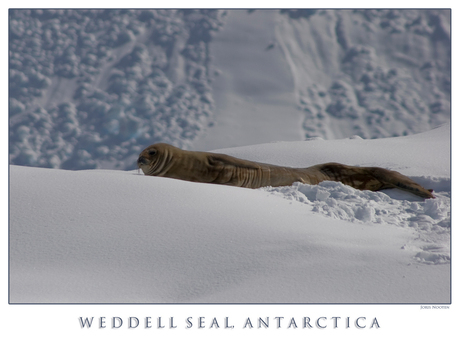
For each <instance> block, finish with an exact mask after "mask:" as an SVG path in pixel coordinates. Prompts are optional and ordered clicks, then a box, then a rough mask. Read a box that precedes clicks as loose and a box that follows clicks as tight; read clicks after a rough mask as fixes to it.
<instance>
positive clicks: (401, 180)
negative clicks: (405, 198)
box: [368, 167, 435, 198]
mask: <svg viewBox="0 0 460 340" xmlns="http://www.w3.org/2000/svg"><path fill="white" fill-rule="evenodd" d="M368 170H369V172H370V173H371V174H372V175H373V176H374V177H375V178H377V179H378V180H379V181H381V182H383V183H385V184H386V185H388V186H389V187H393V188H397V189H400V190H404V191H408V192H410V193H412V194H414V195H417V196H420V197H422V198H435V196H434V195H433V194H432V192H433V189H425V188H424V187H422V186H421V185H420V184H418V183H416V182H414V181H413V180H411V179H410V178H409V177H407V176H404V175H403V174H401V173H399V172H397V171H392V170H387V169H383V168H378V167H373V168H368Z"/></svg>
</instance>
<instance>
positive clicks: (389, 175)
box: [137, 143, 434, 198]
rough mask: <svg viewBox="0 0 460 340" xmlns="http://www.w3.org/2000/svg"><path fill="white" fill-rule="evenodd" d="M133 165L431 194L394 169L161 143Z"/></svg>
mask: <svg viewBox="0 0 460 340" xmlns="http://www.w3.org/2000/svg"><path fill="white" fill-rule="evenodd" d="M137 166H138V168H140V169H142V172H143V173H144V174H145V175H147V176H160V177H169V178H175V179H180V180H185V181H191V182H201V183H214V184H224V185H231V186H237V187H243V188H260V187H266V186H272V187H279V186H288V185H292V184H293V183H294V182H301V183H305V184H313V185H314V184H318V183H320V182H322V181H336V182H342V183H344V184H346V185H349V186H351V187H353V188H355V189H359V190H371V191H378V190H383V189H391V188H397V189H401V190H404V191H408V192H410V193H412V194H415V195H417V196H420V197H423V198H434V196H433V194H432V191H433V190H430V189H425V188H424V187H422V186H421V185H419V184H417V183H416V182H414V181H413V180H411V179H410V178H409V177H407V176H404V175H402V174H400V173H399V172H397V171H392V170H388V169H384V168H379V167H358V166H349V165H344V164H340V163H325V164H318V165H314V166H311V167H308V168H291V167H284V166H278V165H272V164H265V163H258V162H252V161H248V160H244V159H239V158H236V157H232V156H228V155H225V154H219V153H212V152H201V151H186V150H182V149H179V148H176V147H174V146H172V145H169V144H165V143H158V144H153V145H151V146H149V147H147V148H145V149H144V150H143V151H142V152H141V153H140V155H139V158H138V160H137Z"/></svg>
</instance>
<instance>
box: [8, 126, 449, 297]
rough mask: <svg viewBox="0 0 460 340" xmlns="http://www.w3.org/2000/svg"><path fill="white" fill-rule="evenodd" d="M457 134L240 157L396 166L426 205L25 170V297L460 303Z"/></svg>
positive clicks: (16, 240) (291, 145)
mask: <svg viewBox="0 0 460 340" xmlns="http://www.w3.org/2000/svg"><path fill="white" fill-rule="evenodd" d="M449 135H450V126H449V125H445V126H442V127H440V128H438V129H435V130H432V131H429V132H426V133H422V134H418V135H413V136H408V137H398V138H389V139H381V140H362V139H343V140H334V141H324V140H312V141H304V142H285V143H271V144H263V145H254V146H248V147H241V148H233V149H230V150H228V151H230V152H229V154H232V155H236V156H240V157H244V158H247V159H257V160H265V161H267V162H273V163H278V164H281V163H287V164H286V165H296V166H297V165H299V164H302V163H303V164H304V166H308V165H310V164H311V163H315V162H317V161H318V160H320V159H323V157H330V158H332V159H333V158H337V160H338V161H340V160H341V159H342V158H346V157H348V155H351V154H353V155H355V156H354V157H350V159H349V161H350V162H351V163H353V164H360V163H366V164H365V165H384V166H387V165H388V164H392V166H391V168H392V169H395V170H401V171H403V172H404V173H407V174H408V175H409V176H415V177H417V178H420V179H423V182H424V184H425V185H428V186H430V187H433V188H434V190H435V195H436V196H437V198H436V199H432V200H425V201H423V200H421V199H418V198H416V197H415V196H414V197H406V196H407V195H406V194H401V193H398V192H397V190H387V192H377V193H374V192H367V191H363V192H360V191H357V190H355V189H353V188H351V187H347V186H345V185H342V184H340V183H334V182H324V183H322V184H320V185H318V186H309V185H304V184H294V185H293V186H291V187H280V188H262V189H257V190H252V189H243V188H235V187H228V186H218V185H209V184H201V183H191V182H185V181H179V180H173V179H167V178H157V177H148V176H143V175H140V174H139V172H138V171H137V170H131V171H120V170H81V171H68V170H57V169H43V168H34V167H23V166H14V165H11V166H10V204H11V215H10V261H11V262H10V266H11V267H10V280H11V281H10V283H11V290H10V299H11V302H14V303H18V302H40V303H45V302H46V303H60V302H83V303H102V302H117V303H134V302H136V303H138V302H144V303H165V302H166V303H189V302H194V303H196V302H200V303H202V302H213V303H228V302H238V303H248V302H254V303H261V302H263V303H267V302H268V303H275V302H283V303H288V302H296V303H327V302H333V303H406V302H408V303H448V302H449V301H450V266H449V264H450V174H449V171H450V170H449V169H450V168H449V159H450V153H449ZM318 143H319V144H320V145H321V147H319V145H318ZM395 149H396V150H398V152H397V153H395ZM312 150H324V153H325V155H323V154H322V153H321V152H316V153H315V152H310V151H312ZM376 150H378V152H376ZM220 151H222V150H220ZM268 153H269V155H270V157H267V159H264V158H265V156H264V155H266V154H268ZM406 154H411V155H412V157H406V158H404V157H403V156H404V155H406ZM299 155H305V157H299ZM334 155H335V157H334ZM310 156H311V157H310ZM302 158H303V159H304V160H302ZM427 159H428V160H430V161H429V162H426V161H425V160H427ZM289 160H290V161H289ZM432 160H435V161H432ZM361 165H363V164H361ZM428 174H429V175H428ZM415 177H413V178H415ZM405 195H406V196H405ZM338 283H340V284H338Z"/></svg>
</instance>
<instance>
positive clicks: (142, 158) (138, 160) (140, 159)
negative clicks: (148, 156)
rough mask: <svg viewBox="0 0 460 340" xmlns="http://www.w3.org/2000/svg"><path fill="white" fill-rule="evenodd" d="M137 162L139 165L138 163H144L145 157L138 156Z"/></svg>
mask: <svg viewBox="0 0 460 340" xmlns="http://www.w3.org/2000/svg"><path fill="white" fill-rule="evenodd" d="M137 164H139V165H140V164H145V158H144V157H142V156H141V157H139V158H138V159H137Z"/></svg>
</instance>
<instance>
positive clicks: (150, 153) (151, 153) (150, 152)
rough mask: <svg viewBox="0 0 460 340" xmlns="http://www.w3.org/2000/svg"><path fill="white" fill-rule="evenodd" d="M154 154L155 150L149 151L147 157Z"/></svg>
mask: <svg viewBox="0 0 460 340" xmlns="http://www.w3.org/2000/svg"><path fill="white" fill-rule="evenodd" d="M156 153H157V151H156V150H150V151H149V156H155V154H156Z"/></svg>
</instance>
